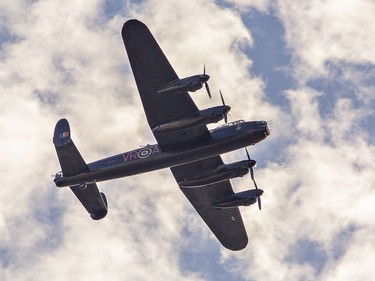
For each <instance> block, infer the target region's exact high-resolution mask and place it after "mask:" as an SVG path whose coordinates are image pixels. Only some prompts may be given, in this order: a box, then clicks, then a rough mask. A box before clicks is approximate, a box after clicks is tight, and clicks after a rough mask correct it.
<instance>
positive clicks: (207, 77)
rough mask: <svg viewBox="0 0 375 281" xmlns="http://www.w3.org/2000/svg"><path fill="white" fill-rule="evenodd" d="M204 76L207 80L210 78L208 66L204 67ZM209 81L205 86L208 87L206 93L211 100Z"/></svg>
mask: <svg viewBox="0 0 375 281" xmlns="http://www.w3.org/2000/svg"><path fill="white" fill-rule="evenodd" d="M203 76H204V77H205V78H206V79H207V80H208V79H209V78H210V76H208V75H207V74H206V65H205V64H204V65H203ZM207 80H206V81H205V82H204V86H205V87H206V91H207V94H208V97H209V98H211V91H210V87H208V83H207Z"/></svg>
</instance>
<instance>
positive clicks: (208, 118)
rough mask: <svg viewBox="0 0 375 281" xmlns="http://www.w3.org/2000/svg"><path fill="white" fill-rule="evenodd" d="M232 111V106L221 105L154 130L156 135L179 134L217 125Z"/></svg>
mask: <svg viewBox="0 0 375 281" xmlns="http://www.w3.org/2000/svg"><path fill="white" fill-rule="evenodd" d="M229 110H230V106H228V105H221V106H215V107H211V108H207V109H204V110H200V111H199V115H196V116H191V117H185V118H182V119H179V120H175V121H173V122H168V123H165V124H161V125H158V126H156V127H154V128H152V131H153V132H154V133H157V132H177V131H182V130H186V129H190V128H194V127H198V126H201V125H207V124H210V123H217V122H219V121H220V120H222V119H224V116H225V114H227V113H228V112H229Z"/></svg>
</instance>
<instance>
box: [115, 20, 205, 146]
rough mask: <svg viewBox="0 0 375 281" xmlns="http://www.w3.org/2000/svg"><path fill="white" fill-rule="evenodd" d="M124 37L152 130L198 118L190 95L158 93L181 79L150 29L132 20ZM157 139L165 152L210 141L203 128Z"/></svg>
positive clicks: (178, 132)
mask: <svg viewBox="0 0 375 281" xmlns="http://www.w3.org/2000/svg"><path fill="white" fill-rule="evenodd" d="M122 37H123V40H124V44H125V48H126V51H127V54H128V57H129V61H130V65H131V68H132V70H133V74H134V78H135V81H136V84H137V87H138V91H139V94H140V96H141V100H142V104H143V108H144V110H145V113H146V117H147V121H148V123H149V125H150V128H151V129H154V128H156V127H157V126H163V125H165V124H168V123H170V122H173V121H176V120H181V119H186V118H190V117H194V116H197V115H199V110H198V108H197V106H196V105H195V103H194V102H193V100H192V99H191V97H190V95H189V94H188V93H187V92H184V91H183V92H172V93H157V91H158V90H159V89H160V88H161V87H163V86H164V85H166V84H167V83H170V82H171V81H174V80H176V79H178V76H177V74H176V72H175V71H174V69H173V68H172V66H171V64H170V63H169V61H168V59H167V58H166V56H165V55H164V53H163V51H162V50H161V48H160V47H159V45H158V43H157V42H156V40H155V38H154V37H153V35H152V34H151V32H150V30H149V29H148V28H147V26H146V25H144V24H143V23H142V22H140V21H137V20H129V21H127V22H126V23H125V24H124V26H123V29H122ZM153 132H154V131H153ZM154 135H155V138H156V140H157V141H158V143H159V146H160V147H161V149H162V150H163V151H167V150H175V149H179V148H180V147H181V146H183V145H186V144H189V145H194V144H198V143H201V142H203V141H206V140H209V139H210V134H209V132H208V130H207V127H206V126H204V125H203V126H196V127H194V128H188V129H185V130H182V131H176V132H154Z"/></svg>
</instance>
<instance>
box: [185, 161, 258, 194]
mask: <svg viewBox="0 0 375 281" xmlns="http://www.w3.org/2000/svg"><path fill="white" fill-rule="evenodd" d="M254 165H255V161H254V160H250V161H249V160H245V161H239V162H234V163H231V164H224V165H220V166H219V167H217V168H216V169H208V170H204V171H201V172H199V173H194V174H192V175H190V176H187V177H185V178H184V179H181V180H180V181H179V182H178V185H179V186H180V187H184V188H195V187H201V186H205V185H210V184H215V183H218V182H222V181H225V180H229V179H233V178H237V177H243V176H244V175H246V174H247V173H249V168H250V167H253V166H254Z"/></svg>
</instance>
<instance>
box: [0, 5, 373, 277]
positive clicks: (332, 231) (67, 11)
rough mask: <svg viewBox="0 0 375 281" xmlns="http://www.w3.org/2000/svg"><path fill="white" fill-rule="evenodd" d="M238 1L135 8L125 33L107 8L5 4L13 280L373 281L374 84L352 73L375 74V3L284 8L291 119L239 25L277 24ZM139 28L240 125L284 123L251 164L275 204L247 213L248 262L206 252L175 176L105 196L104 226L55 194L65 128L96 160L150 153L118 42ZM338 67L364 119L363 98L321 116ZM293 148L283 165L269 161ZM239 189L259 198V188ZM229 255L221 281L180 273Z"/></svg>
mask: <svg viewBox="0 0 375 281" xmlns="http://www.w3.org/2000/svg"><path fill="white" fill-rule="evenodd" d="M3 2H4V1H3ZM234 2H236V4H238V5H240V6H241V9H240V10H238V11H233V10H230V9H225V8H223V7H218V6H216V5H215V3H214V2H210V1H200V0H197V1H189V2H186V3H183V4H181V2H178V1H168V3H167V2H165V1H145V2H142V3H130V4H129V3H125V4H124V6H125V5H126V9H125V8H124V10H126V11H125V12H123V13H126V17H125V16H124V15H123V14H121V13H118V14H115V16H114V17H113V18H106V17H105V15H104V14H103V10H101V9H102V7H103V6H104V5H105V3H104V2H101V1H95V2H93V3H90V5H87V4H83V3H66V2H60V3H59V2H51V1H38V2H30V1H24V2H23V1H18V2H17V1H13V2H12V3H10V2H9V3H5V2H4V3H0V17H1V18H2V19H4V21H2V25H1V28H3V29H4V30H7V32H8V33H9V32H11V33H12V36H13V37H12V38H11V39H9V38H7V39H9V41H7V42H4V41H3V42H1V60H0V92H1V96H0V110H1V113H2V114H1V116H0V129H1V131H2V138H1V139H0V147H1V157H2V161H1V163H0V170H1V171H2V182H3V185H2V186H3V188H2V192H1V196H0V237H1V238H0V256H1V257H0V272H1V273H0V279H2V280H25V279H28V278H33V279H38V280H47V279H48V280H51V278H52V277H51V276H53V278H52V279H54V280H60V279H61V280H66V279H68V278H74V279H75V280H87V279H90V280H102V279H103V278H106V279H111V280H122V279H124V278H127V279H135V280H145V279H151V278H153V279H162V278H163V279H166V280H205V279H207V278H208V277H207V276H213V277H215V272H216V271H215V269H216V270H217V267H218V266H220V267H222V268H225V269H226V272H227V274H228V276H231V277H233V276H235V277H236V278H242V279H245V280H248V279H254V280H264V279H267V280H283V279H288V280H298V279H305V280H336V279H340V280H353V279H359V277H361V278H362V279H367V280H371V279H374V276H373V273H371V267H370V266H371V265H372V264H373V262H374V261H373V259H372V258H371V252H373V251H374V249H373V245H374V243H372V242H373V238H372V236H373V235H372V233H373V232H374V223H373V222H372V218H373V217H374V207H373V202H372V201H373V198H374V194H373V193H374V191H373V190H374V184H375V183H374V180H373V176H372V174H373V171H374V168H375V167H374V164H373V159H372V158H373V157H372V155H374V146H373V145H371V142H370V141H369V140H370V139H371V135H369V133H368V132H366V130H365V128H364V127H363V126H362V125H360V123H361V121H363V120H364V119H366V118H368V117H369V116H371V108H370V106H371V99H372V96H371V93H372V88H371V87H373V85H371V83H370V82H369V81H371V77H372V76H371V74H368V73H367V76H366V77H365V78H364V76H363V75H362V74H363V71H362V70H361V69H360V68H358V67H357V68H355V67H351V64H356V65H358V64H363V63H368V64H370V65H371V64H373V62H374V59H373V54H372V53H371V54H370V51H369V50H371V48H370V47H369V46H372V45H374V44H372V43H373V42H372V41H371V40H373V39H372V37H371V36H365V34H367V35H368V34H372V33H371V29H372V24H371V22H372V21H371V19H369V17H370V13H371V11H372V9H373V8H372V3H370V2H366V1H357V2H356V4H353V3H354V2H345V3H343V2H338V1H325V2H301V3H302V4H301V3H300V2H298V3H297V2H296V3H294V2H293V3H292V2H287V1H281V0H280V1H279V2H278V5H275V6H274V7H273V8H274V9H275V11H276V12H277V14H278V15H279V17H280V19H281V21H282V22H283V24H284V27H285V33H286V37H285V39H286V41H287V43H288V46H289V47H290V49H291V52H292V56H293V57H294V59H295V60H294V64H293V65H294V66H295V67H296V71H295V72H294V73H295V75H294V78H295V79H297V80H298V82H300V84H299V85H301V87H296V88H294V89H290V90H288V91H285V95H284V96H285V98H286V99H288V102H289V107H290V110H289V111H288V112H287V111H286V110H285V108H279V107H277V106H275V105H271V104H269V103H267V102H266V99H265V93H264V82H263V81H262V80H261V79H259V78H257V77H253V76H252V75H251V73H249V69H250V66H251V65H252V61H251V60H250V59H249V58H248V57H247V56H246V54H245V53H244V49H245V48H244V46H251V45H252V44H253V43H254V42H253V38H252V37H251V32H250V31H249V30H247V29H246V28H245V26H244V24H243V23H242V21H241V18H240V14H238V13H239V11H244V10H245V9H253V8H254V7H255V9H257V10H260V11H261V12H264V13H267V12H268V9H269V8H268V5H269V4H267V3H268V2H265V3H266V4H262V3H260V2H251V4H250V5H248V6H247V5H244V3H242V4H241V3H240V2H239V1H234ZM234 2H233V3H234ZM353 5H355V6H353ZM128 17H131V18H132V17H136V18H138V19H140V20H142V21H144V22H145V23H146V24H147V25H148V26H149V28H150V29H151V31H152V32H153V33H154V35H155V37H156V39H157V40H158V42H159V43H160V45H161V47H162V48H163V50H164V51H165V53H166V55H167V57H168V58H169V59H170V61H171V63H172V64H173V65H174V67H175V69H176V71H177V73H178V74H179V75H180V76H181V77H183V76H188V75H191V74H194V73H198V72H200V71H202V68H203V64H204V63H205V64H206V68H207V72H208V73H209V74H210V75H211V80H210V81H209V82H210V86H211V90H212V91H213V92H215V93H217V91H218V89H219V88H221V89H222V90H223V92H224V95H225V99H226V101H227V103H228V104H230V105H232V107H233V115H232V116H233V117H232V118H233V119H237V118H245V119H265V120H268V119H273V120H274V123H275V125H274V128H273V134H272V135H271V136H270V138H269V140H266V141H265V142H264V143H262V144H259V145H257V146H255V147H254V149H253V150H254V152H255V153H256V154H257V155H256V156H257V157H258V160H259V162H260V165H259V166H260V167H259V168H258V169H257V171H256V177H257V180H258V184H259V185H261V186H262V187H263V189H264V190H265V194H264V196H263V210H262V212H258V211H257V209H256V207H254V208H253V207H250V208H247V209H245V208H243V209H241V211H242V213H243V217H244V221H245V224H246V227H247V231H248V234H249V237H250V243H249V246H248V248H247V249H246V250H244V251H241V252H238V253H232V252H229V251H227V250H225V249H223V248H221V247H220V246H219V245H218V243H216V242H215V243H216V244H212V243H208V242H210V241H215V239H214V238H213V237H212V235H211V234H210V232H209V231H208V229H207V228H206V226H205V225H204V223H203V222H202V221H201V220H200V218H199V217H198V215H196V214H195V213H194V212H192V211H191V210H192V209H191V207H190V206H189V204H188V202H187V200H186V199H185V198H184V196H183V194H182V193H181V192H180V191H179V190H178V187H177V185H176V183H175V182H174V179H173V177H172V175H171V173H170V172H169V171H168V170H162V171H157V172H153V173H149V174H145V175H141V176H136V177H132V178H127V179H121V180H117V181H113V182H107V183H102V184H100V185H99V186H100V188H101V189H102V190H103V191H104V192H105V193H106V195H107V198H108V200H109V205H110V206H109V214H108V216H107V217H106V219H104V220H102V221H99V222H93V221H91V220H90V218H89V216H88V215H87V214H86V213H85V210H84V209H83V207H82V206H81V205H80V204H79V202H78V200H76V199H75V198H74V195H73V194H72V193H71V192H70V191H69V190H68V189H62V190H60V189H56V188H55V187H54V186H53V182H52V178H50V177H49V176H50V174H51V173H54V172H55V171H57V170H58V169H59V167H58V161H57V158H56V156H55V152H54V149H53V145H52V133H53V126H54V124H55V122H56V121H57V120H58V119H59V118H62V117H66V118H68V119H69V120H70V123H71V127H72V132H73V139H74V140H75V143H76V145H77V146H78V148H79V149H80V150H81V152H82V154H83V156H84V157H85V158H86V159H87V161H93V160H96V159H98V158H100V157H104V156H108V155H110V154H114V153H118V152H121V151H123V150H128V149H129V150H130V149H132V148H134V147H136V146H137V145H139V144H146V143H151V142H153V137H152V135H151V132H150V130H149V129H148V126H147V124H146V119H145V117H144V113H143V109H142V107H141V103H140V99H139V97H138V93H137V91H136V88H135V83H134V80H133V77H132V74H131V72H130V69H129V65H128V61H127V56H126V52H125V49H124V46H123V43H122V39H121V33H120V30H121V27H122V24H123V22H124V21H125V20H126V19H128ZM364 22H365V23H366V24H364ZM14 38H17V40H15V39H14ZM317 38H319V40H318V39H317ZM338 61H339V62H346V63H348V64H346V65H347V66H349V67H347V68H346V70H345V71H343V72H342V76H341V78H340V79H342V80H345V81H346V83H348V84H349V85H350V86H353V87H354V88H356V89H357V91H355V96H356V97H358V99H359V100H361V101H363V104H364V109H362V108H358V106H356V104H355V100H352V99H351V98H352V96H345V97H341V96H337V98H336V99H335V100H334V101H333V102H332V104H333V107H332V109H331V111H330V112H328V113H327V114H325V115H324V116H323V115H322V114H321V107H322V104H321V101H322V98H323V97H325V96H326V95H327V93H325V92H324V91H323V90H321V89H319V90H317V89H314V88H313V87H312V86H310V87H308V86H306V84H308V82H311V79H315V78H316V77H324V78H325V79H331V78H332V76H334V75H332V73H331V72H330V71H331V70H330V69H329V68H327V67H326V64H327V62H333V63H334V64H335V66H336V67H338V68H340V70H341V67H342V65H341V64H340V63H337V62H338ZM370 69H373V68H370ZM334 77H336V76H334ZM334 77H333V78H334ZM351 78H353V79H351ZM351 80H353V81H351ZM193 98H194V99H195V100H196V101H197V104H198V105H199V107H200V108H205V107H210V106H211V102H212V104H213V103H219V102H220V101H219V98H218V95H215V97H214V98H213V101H209V102H210V104H208V99H207V96H206V95H205V93H204V92H203V91H201V92H198V93H195V94H193ZM249 111H251V112H249ZM281 145H282V146H284V147H283V148H282V149H278V151H280V154H278V153H274V154H272V153H271V152H272V151H273V150H274V149H275V148H274V147H276V146H277V147H280V146H281ZM265 152H267V153H265ZM264 155H272V157H269V156H264ZM236 156H237V157H238V155H236ZM252 156H253V153H252ZM265 157H269V158H267V165H266V166H265V161H266V159H264V158H265ZM262 162H263V163H262ZM262 164H263V165H262ZM235 184H236V187H235V188H236V190H240V189H245V188H249V186H248V185H249V184H250V180H249V178H248V179H246V178H244V179H241V180H238V181H236V182H235ZM186 233H190V234H189V235H187V234H186ZM192 247H195V249H193V250H191V249H190V248H192ZM213 247H216V248H215V249H213ZM218 249H220V255H221V260H220V262H221V264H215V262H213V263H214V265H215V267H216V268H213V269H212V268H203V267H199V266H197V267H196V268H192V269H190V268H189V269H186V270H184V269H183V264H184V262H185V263H186V261H184V259H185V256H183V253H184V252H186V251H191V252H194V254H196V255H197V256H201V255H202V254H203V253H207V252H210V251H211V252H212V253H213V256H212V257H209V258H211V259H212V260H214V261H215V259H216V260H217V259H219V257H218V256H217V255H218V251H219V250H218ZM359 253H361V254H362V255H359ZM309 254H310V256H309ZM358 267H361V268H362V269H363V270H362V271H356V268H358ZM189 270H193V272H190V271H189ZM207 271H210V272H209V273H207ZM73 276H74V277H73ZM155 277H156V278H155ZM371 277H372V278H371Z"/></svg>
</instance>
